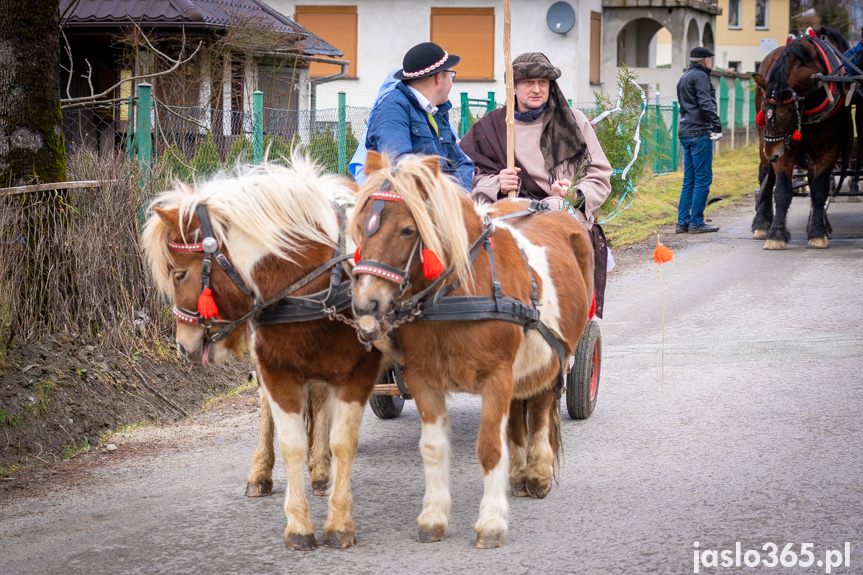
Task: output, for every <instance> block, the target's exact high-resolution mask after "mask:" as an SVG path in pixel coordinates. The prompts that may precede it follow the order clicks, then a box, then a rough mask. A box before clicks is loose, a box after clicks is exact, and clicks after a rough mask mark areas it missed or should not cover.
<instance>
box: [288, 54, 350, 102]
mask: <svg viewBox="0 0 863 575" xmlns="http://www.w3.org/2000/svg"><path fill="white" fill-rule="evenodd" d="M300 60H302V61H304V62H321V63H324V64H339V65H340V66H341V67H342V71H341V72H339V73H338V74H331V75H329V76H324V77H323V78H313V79H311V80H309V83H310V84H311V87H310V90H309V91H310V98H309V99H310V105H309V107H310V108H311V110H312V112H314V111H315V109H316V108H317V103H318V102H317V99H318V91H317V88H318V84H326V83H327V82H335V81H336V80H341V79H342V78H347V77H348V65H349V64H350V61H348V60H333V59H331V58H316V57H314V56H306V57H302V58H300Z"/></svg>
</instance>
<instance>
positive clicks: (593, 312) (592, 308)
mask: <svg viewBox="0 0 863 575" xmlns="http://www.w3.org/2000/svg"><path fill="white" fill-rule="evenodd" d="M591 297H593V301H592V302H590V315H589V316H588V319H593V316H595V315H596V292H593V293H592V294H591Z"/></svg>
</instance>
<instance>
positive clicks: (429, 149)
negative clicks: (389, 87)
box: [366, 42, 473, 191]
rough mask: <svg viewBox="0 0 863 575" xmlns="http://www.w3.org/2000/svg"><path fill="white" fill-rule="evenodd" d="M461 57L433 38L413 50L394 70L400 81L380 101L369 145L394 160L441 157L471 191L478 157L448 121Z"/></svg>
mask: <svg viewBox="0 0 863 575" xmlns="http://www.w3.org/2000/svg"><path fill="white" fill-rule="evenodd" d="M460 61H461V58H459V57H458V56H456V55H455V54H447V52H446V51H444V49H443V48H441V47H440V46H438V45H437V44H434V43H433V42H423V43H422V44H418V45H416V46H414V47H413V48H411V49H410V50H408V52H407V54H405V57H404V60H403V62H402V69H401V70H399V71H398V72H396V73H395V78H396V79H397V80H400V81H399V82H398V83H397V84H396V85H395V88H394V89H393V91H392V92H390V93H389V94H387V95H386V96H385V97H384V98H383V99H381V101H380V102H379V103H378V104H376V106H375V110H374V113H373V114H372V116H371V119H370V120H369V125H368V133H367V134H366V148H367V149H369V150H375V151H377V152H380V153H382V154H386V155H388V156H390V157H392V158H394V159H395V158H398V157H399V156H401V155H403V154H430V155H436V156H440V159H441V168H442V169H443V170H444V172H446V173H449V174H452V175H453V177H455V179H456V180H457V181H458V182H459V184H461V186H462V187H463V188H464V189H465V190H468V191H469V190H470V189H471V183H472V181H473V162H472V161H471V160H470V158H468V157H467V156H466V155H465V153H464V152H462V150H461V148H459V146H458V142H457V141H456V137H455V132H454V130H453V129H452V126H451V125H450V121H449V110H450V108H452V104H450V102H449V92H450V90H451V89H452V82H453V78H454V77H455V72H454V71H453V70H451V68H452V67H454V66H455V65H456V64H458V63H459V62H460Z"/></svg>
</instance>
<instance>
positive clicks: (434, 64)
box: [393, 42, 461, 80]
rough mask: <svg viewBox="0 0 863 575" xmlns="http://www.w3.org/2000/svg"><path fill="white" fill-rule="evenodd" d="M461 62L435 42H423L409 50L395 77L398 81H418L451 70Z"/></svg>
mask: <svg viewBox="0 0 863 575" xmlns="http://www.w3.org/2000/svg"><path fill="white" fill-rule="evenodd" d="M459 62H461V58H459V57H458V56H456V55H455V54H447V52H446V50H444V49H443V48H441V47H440V46H438V45H437V44H435V43H434V42H423V43H422V44H417V45H416V46H414V47H413V48H411V49H410V50H408V52H407V54H405V57H404V60H402V69H401V70H399V71H398V72H396V73H395V74H394V76H393V77H395V78H396V79H398V80H416V79H417V78H423V77H425V76H431V75H432V74H437V73H438V72H443V71H444V70H449V69H450V68H452V67H453V66H455V65H456V64H458V63H459Z"/></svg>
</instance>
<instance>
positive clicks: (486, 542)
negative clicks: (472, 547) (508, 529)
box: [476, 533, 503, 549]
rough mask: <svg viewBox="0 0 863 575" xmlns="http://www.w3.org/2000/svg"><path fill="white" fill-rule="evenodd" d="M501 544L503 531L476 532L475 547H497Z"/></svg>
mask: <svg viewBox="0 0 863 575" xmlns="http://www.w3.org/2000/svg"><path fill="white" fill-rule="evenodd" d="M501 545H503V533H486V534H483V533H477V534H476V548H477V549H497V548H498V547H500V546H501Z"/></svg>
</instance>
